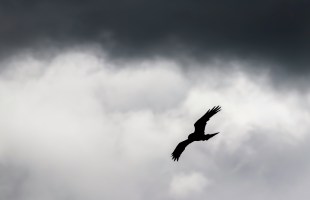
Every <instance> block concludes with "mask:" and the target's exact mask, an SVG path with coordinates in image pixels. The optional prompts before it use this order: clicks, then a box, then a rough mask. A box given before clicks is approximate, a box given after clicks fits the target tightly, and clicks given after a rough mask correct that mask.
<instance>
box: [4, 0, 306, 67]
mask: <svg viewBox="0 0 310 200" xmlns="http://www.w3.org/2000/svg"><path fill="white" fill-rule="evenodd" d="M309 6H310V3H309V1H306V0H297V1H296V0H286V1H278V0H268V1H267V0H263V1H245V0H237V1H228V0H216V1H215V0H208V1H202V0H194V1H193V0H190V1H189V0H181V1H175V0H168V1H164V0H157V1H143V0H130V1H128V0H113V1H112V0H105V1H96V0H89V1H82V0H79V1H72V0H61V1H60V0H53V1H51V0H44V1H42V0H41V1H36V0H32V1H24V0H14V1H12V0H5V1H1V3H0V24H1V28H0V42H1V52H2V54H3V53H4V52H10V51H12V50H16V48H21V47H29V46H30V47H33V46H35V45H38V46H45V45H47V46H48V44H49V42H53V45H59V46H68V45H69V46H70V45H73V44H89V43H94V44H98V43H99V44H102V45H103V46H104V47H105V48H107V49H108V51H109V52H110V53H111V55H113V56H133V57H135V56H138V57H140V56H150V55H158V54H159V55H160V54H161V55H171V56H178V54H179V53H184V52H185V53H186V54H187V55H191V56H195V57H196V56H197V58H200V59H202V58H210V57H214V56H215V57H217V56H220V57H221V56H222V57H224V58H225V57H228V58H237V59H254V60H262V61H272V62H275V63H276V64H284V63H286V64H287V66H290V67H292V66H293V64H294V69H296V67H297V68H299V70H300V69H302V66H305V64H306V63H307V62H308V61H309V59H308V58H307V55H306V52H308V51H309V49H310V43H309V33H310V25H309V24H310V12H308V11H309ZM44 41H45V42H44ZM292 71H293V70H292Z"/></svg>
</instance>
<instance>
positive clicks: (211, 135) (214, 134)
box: [209, 132, 220, 138]
mask: <svg viewBox="0 0 310 200" xmlns="http://www.w3.org/2000/svg"><path fill="white" fill-rule="evenodd" d="M219 133H220V132H217V133H213V134H209V135H210V138H211V137H213V136H216V135H217V134H219Z"/></svg>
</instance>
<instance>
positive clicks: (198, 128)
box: [171, 106, 221, 161]
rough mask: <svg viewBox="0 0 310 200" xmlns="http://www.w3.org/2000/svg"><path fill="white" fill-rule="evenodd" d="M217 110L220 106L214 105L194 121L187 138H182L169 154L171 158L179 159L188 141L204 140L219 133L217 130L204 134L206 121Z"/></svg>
mask: <svg viewBox="0 0 310 200" xmlns="http://www.w3.org/2000/svg"><path fill="white" fill-rule="evenodd" d="M219 111H221V107H220V106H214V107H213V108H212V109H211V110H210V109H209V110H208V111H207V112H206V113H205V114H204V115H203V116H202V117H201V118H200V119H198V120H197V121H196V123H195V124H194V126H195V131H194V133H191V134H189V136H188V139H187V140H184V141H182V142H180V143H179V144H178V145H177V147H176V148H175V150H174V151H173V152H172V154H171V157H172V160H174V161H179V158H180V156H181V154H182V152H183V151H184V150H185V148H186V147H187V145H189V144H190V143H192V142H194V141H206V140H208V139H210V138H212V137H213V136H215V135H217V134H218V133H219V132H217V133H213V134H205V127H206V124H207V121H209V119H210V118H211V117H212V116H213V115H215V114H216V113H218V112H219Z"/></svg>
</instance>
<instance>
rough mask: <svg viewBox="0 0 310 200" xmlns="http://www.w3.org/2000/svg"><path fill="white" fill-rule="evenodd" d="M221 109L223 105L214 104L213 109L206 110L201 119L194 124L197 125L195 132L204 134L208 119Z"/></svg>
mask: <svg viewBox="0 0 310 200" xmlns="http://www.w3.org/2000/svg"><path fill="white" fill-rule="evenodd" d="M219 111H221V107H220V106H214V107H213V108H212V109H211V110H210V109H209V110H208V111H207V112H206V114H204V115H203V116H202V117H201V118H200V119H198V120H197V122H196V123H195V124H194V126H195V133H198V134H204V131H205V127H206V124H207V121H209V119H210V118H211V117H212V116H213V115H215V114H216V113H218V112H219Z"/></svg>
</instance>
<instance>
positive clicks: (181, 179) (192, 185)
mask: <svg viewBox="0 0 310 200" xmlns="http://www.w3.org/2000/svg"><path fill="white" fill-rule="evenodd" d="M207 184H208V181H207V180H206V178H205V177H204V176H203V175H202V174H199V173H195V172H194V173H191V174H188V175H185V174H179V175H175V176H174V177H173V179H172V181H171V184H170V192H171V194H172V195H173V196H175V197H178V198H182V197H190V196H193V195H195V194H197V193H200V192H203V189H204V188H205V187H206V185H207Z"/></svg>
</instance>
